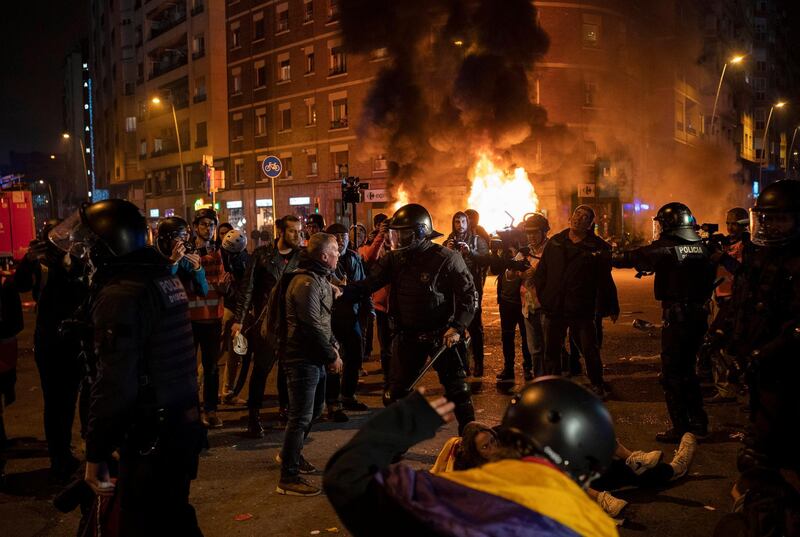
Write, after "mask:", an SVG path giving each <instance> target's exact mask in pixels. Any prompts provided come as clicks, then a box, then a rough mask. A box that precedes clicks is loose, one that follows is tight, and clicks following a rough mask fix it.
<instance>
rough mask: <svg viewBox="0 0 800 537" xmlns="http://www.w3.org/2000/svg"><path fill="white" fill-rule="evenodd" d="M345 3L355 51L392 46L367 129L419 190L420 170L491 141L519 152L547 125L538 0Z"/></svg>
mask: <svg viewBox="0 0 800 537" xmlns="http://www.w3.org/2000/svg"><path fill="white" fill-rule="evenodd" d="M341 9H342V11H341V25H342V31H343V34H344V46H345V47H346V49H347V50H348V51H349V52H352V53H359V54H368V53H371V52H372V51H374V50H375V49H381V48H385V49H387V51H388V53H389V57H390V58H391V59H390V60H389V61H387V62H386V63H387V65H386V67H384V68H383V69H382V70H381V72H380V73H379V74H378V76H377V80H376V81H375V83H374V84H373V86H372V87H371V88H370V91H369V94H368V96H367V98H366V100H365V102H364V112H363V114H362V117H361V122H360V126H359V134H360V135H361V137H362V139H364V140H369V141H371V142H372V143H374V144H375V146H376V149H381V150H385V151H386V152H387V157H388V158H389V160H390V161H392V162H393V165H392V173H393V177H394V178H395V179H397V180H399V181H402V182H403V183H404V184H405V185H406V187H407V188H409V190H411V191H412V195H413V193H414V192H415V191H416V192H419V191H421V190H422V188H423V186H422V184H421V183H422V181H420V180H419V179H420V175H421V174H422V172H424V174H425V176H426V177H428V178H430V177H431V175H432V174H436V173H437V171H438V170H437V168H439V167H441V168H445V167H449V168H450V169H452V168H453V167H454V166H455V167H467V166H469V164H470V163H471V162H470V160H471V159H472V158H474V155H475V153H476V151H478V150H480V149H484V148H487V149H491V150H494V151H506V150H507V151H508V152H509V153H511V152H513V148H514V146H519V145H520V144H523V143H524V142H526V141H527V140H530V138H531V136H532V134H533V133H534V132H535V131H536V130H537V128H541V127H542V126H543V125H544V123H545V121H546V114H545V112H544V110H543V109H542V108H540V107H539V106H537V105H536V104H535V103H534V102H533V99H532V95H531V88H530V84H529V78H528V77H529V74H530V73H531V71H532V69H533V66H534V62H535V61H536V60H538V59H540V58H541V57H542V56H543V55H544V54H545V53H546V52H547V48H548V45H549V39H548V37H547V34H546V33H545V32H544V31H543V30H542V29H541V27H540V26H539V25H538V24H537V21H536V9H535V7H534V6H533V3H532V2H531V1H530V0H342V2H341ZM441 171H442V172H443V171H444V170H443V169H442V170H441ZM416 183H420V184H418V185H415V184H416Z"/></svg>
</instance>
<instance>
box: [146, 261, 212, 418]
mask: <svg viewBox="0 0 800 537" xmlns="http://www.w3.org/2000/svg"><path fill="white" fill-rule="evenodd" d="M148 292H149V295H150V298H151V300H150V302H151V305H152V308H153V311H152V312H142V314H143V315H151V316H152V317H151V318H152V319H153V324H152V330H151V332H150V334H149V336H147V340H146V341H145V349H144V363H143V364H141V366H140V369H139V392H140V396H144V401H143V403H144V405H145V406H151V405H153V406H154V407H155V408H179V409H186V408H190V407H192V406H196V405H197V390H198V386H197V362H196V358H195V347H194V338H193V335H192V323H191V321H190V319H189V300H188V298H187V295H186V291H185V290H184V287H183V284H181V282H180V280H179V279H178V278H177V277H176V276H171V275H169V276H162V277H159V278H155V279H154V280H151V282H149V283H148Z"/></svg>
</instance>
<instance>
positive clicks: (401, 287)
mask: <svg viewBox="0 0 800 537" xmlns="http://www.w3.org/2000/svg"><path fill="white" fill-rule="evenodd" d="M448 253H449V250H447V249H446V248H444V247H443V246H440V245H438V244H433V245H431V246H430V247H429V248H427V249H426V250H423V251H414V252H409V253H403V254H402V255H401V256H399V258H398V259H397V261H399V263H400V265H401V266H400V267H397V268H395V269H394V270H393V271H392V282H391V290H390V298H389V316H390V317H391V319H392V321H393V323H394V325H395V327H396V329H398V330H409V331H422V332H430V331H434V330H439V329H443V328H445V327H446V326H447V324H448V323H449V322H450V319H451V317H452V316H453V310H454V308H453V299H452V297H448V296H446V295H445V293H444V292H443V289H442V286H443V282H442V281H441V280H442V278H443V277H446V275H443V274H442V271H443V269H444V267H445V264H447V261H448V258H447V254H448Z"/></svg>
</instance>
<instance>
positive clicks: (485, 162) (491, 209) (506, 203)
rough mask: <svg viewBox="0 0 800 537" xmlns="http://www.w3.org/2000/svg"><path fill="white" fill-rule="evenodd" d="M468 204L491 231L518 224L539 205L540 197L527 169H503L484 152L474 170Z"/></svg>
mask: <svg viewBox="0 0 800 537" xmlns="http://www.w3.org/2000/svg"><path fill="white" fill-rule="evenodd" d="M470 178H471V179H472V190H471V191H470V194H469V200H468V205H469V207H471V208H473V209H475V210H476V211H478V212H479V213H480V214H481V223H482V224H483V226H484V227H485V228H486V229H487V230H488V231H490V232H494V231H497V230H499V229H503V228H505V227H508V226H510V225H512V224H518V223H520V222H521V221H522V217H523V216H524V215H525V214H526V213H530V212H533V211H535V210H537V209H538V208H539V198H538V197H537V196H536V191H535V190H534V188H533V184H532V183H531V181H530V179H528V173H527V172H526V171H525V168H520V167H515V168H514V169H513V170H512V171H510V172H508V171H504V170H502V169H500V168H499V167H497V166H496V165H495V163H494V162H492V160H491V159H490V158H489V156H488V155H487V154H486V153H484V154H481V155H480V157H479V159H478V162H476V163H475V167H474V168H473V170H472V173H471V177H470Z"/></svg>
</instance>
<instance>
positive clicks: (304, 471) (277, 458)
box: [275, 451, 318, 474]
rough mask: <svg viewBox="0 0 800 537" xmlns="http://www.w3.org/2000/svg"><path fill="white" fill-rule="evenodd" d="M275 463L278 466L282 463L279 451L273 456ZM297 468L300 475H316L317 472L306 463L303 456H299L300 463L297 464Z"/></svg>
mask: <svg viewBox="0 0 800 537" xmlns="http://www.w3.org/2000/svg"><path fill="white" fill-rule="evenodd" d="M275 462H277V463H278V464H281V463H282V462H283V459H281V452H280V451H279V452H278V453H276V454H275ZM298 468H299V470H300V473H301V474H316V473H317V472H318V470H317V467H316V466H314V465H313V464H311V463H310V462H308V461H307V460H306V458H305V457H303V455H300V463H299V464H298Z"/></svg>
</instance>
